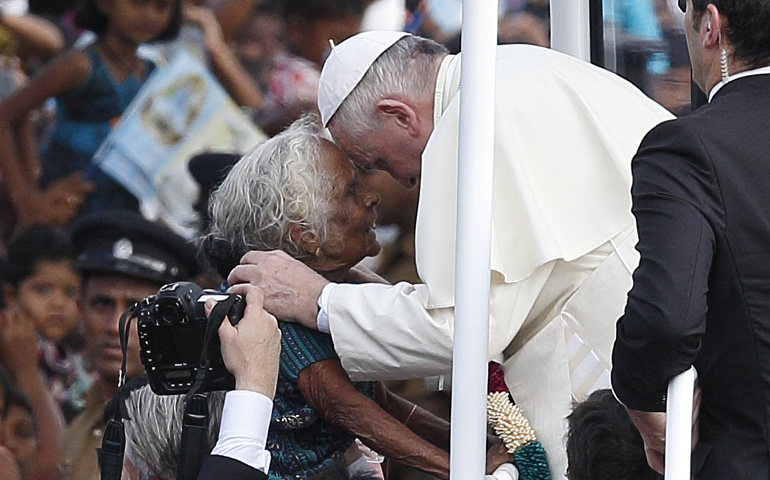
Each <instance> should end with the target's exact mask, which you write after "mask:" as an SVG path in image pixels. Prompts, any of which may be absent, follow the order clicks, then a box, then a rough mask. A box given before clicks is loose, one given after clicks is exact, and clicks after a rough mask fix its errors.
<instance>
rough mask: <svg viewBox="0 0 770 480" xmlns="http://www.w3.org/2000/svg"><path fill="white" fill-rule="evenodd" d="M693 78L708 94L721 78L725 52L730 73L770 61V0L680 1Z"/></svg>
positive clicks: (724, 76)
mask: <svg viewBox="0 0 770 480" xmlns="http://www.w3.org/2000/svg"><path fill="white" fill-rule="evenodd" d="M679 6H680V8H681V9H682V10H684V11H685V21H684V29H685V35H686V36H687V45H688V49H689V51H690V60H691V63H692V69H693V80H695V83H697V84H698V86H699V87H700V88H701V90H703V91H704V92H706V93H709V92H710V91H711V89H712V88H713V87H714V86H715V85H716V84H717V83H718V82H719V80H720V56H721V55H722V52H723V51H724V54H725V57H726V62H722V64H723V65H722V66H721V68H722V70H726V71H725V72H724V73H725V74H726V75H724V74H723V75H722V76H721V77H722V79H724V78H729V76H730V75H734V74H736V73H739V72H742V71H746V70H752V69H755V68H759V67H763V66H766V65H769V64H770V28H768V25H770V2H768V1H767V0H679Z"/></svg>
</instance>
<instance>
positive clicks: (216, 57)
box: [185, 5, 264, 110]
mask: <svg viewBox="0 0 770 480" xmlns="http://www.w3.org/2000/svg"><path fill="white" fill-rule="evenodd" d="M185 18H186V19H187V20H189V21H191V22H194V23H196V24H198V25H199V26H200V27H201V29H202V30H203V36H204V41H205V42H206V49H207V50H208V52H209V55H210V58H211V68H212V70H213V72H214V75H215V76H216V77H217V80H219V82H220V83H221V84H222V86H223V87H224V89H225V90H226V91H227V93H229V94H230V96H231V97H232V98H233V100H235V103H237V104H238V105H240V106H245V107H251V108H253V109H255V110H258V109H259V108H261V107H262V103H263V101H264V97H263V96H262V92H260V91H259V89H258V88H257V85H256V83H254V80H252V78H251V76H249V74H248V72H246V69H244V68H243V65H241V63H240V62H239V61H238V59H237V58H236V57H235V55H234V54H233V52H232V50H230V47H229V45H227V42H226V41H225V38H224V36H223V34H222V28H221V27H220V24H219V23H218V22H217V19H216V18H215V17H214V14H213V13H212V12H211V10H209V9H207V8H203V7H195V6H192V5H188V6H187V7H185Z"/></svg>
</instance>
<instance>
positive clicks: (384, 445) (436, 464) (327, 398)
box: [297, 360, 449, 478]
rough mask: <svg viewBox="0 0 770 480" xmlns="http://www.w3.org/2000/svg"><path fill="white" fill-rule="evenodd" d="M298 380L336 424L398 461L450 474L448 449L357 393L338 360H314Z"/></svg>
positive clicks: (313, 402) (437, 473)
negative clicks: (425, 437) (406, 425)
mask: <svg viewBox="0 0 770 480" xmlns="http://www.w3.org/2000/svg"><path fill="white" fill-rule="evenodd" d="M297 384H298V386H299V389H300V391H301V392H302V394H303V395H304V396H305V398H306V399H307V400H308V403H309V404H310V406H311V407H313V408H314V409H315V410H316V411H317V412H318V413H320V414H321V416H322V417H323V418H324V419H325V420H327V421H328V422H330V423H332V424H333V425H335V426H336V427H338V428H341V429H343V430H346V431H348V432H350V433H351V434H353V435H355V436H356V437H358V438H359V439H361V441H363V442H364V443H365V444H367V445H368V446H369V447H371V448H373V449H375V450H376V451H378V452H379V453H382V454H384V455H386V456H388V457H390V458H392V459H394V460H396V461H398V462H401V463H403V464H405V465H409V466H411V467H414V468H418V469H420V470H422V471H424V472H427V473H430V474H431V475H435V476H437V477H439V478H449V453H447V452H446V451H444V450H442V449H440V448H438V447H436V446H435V445H432V444H431V443H429V442H427V441H425V440H423V439H422V438H420V437H419V436H417V435H416V434H414V433H413V432H412V431H411V430H409V429H408V428H407V427H405V426H404V425H403V424H402V423H400V422H399V421H398V420H397V419H396V418H394V417H392V416H390V415H388V413H387V412H386V411H385V410H383V409H382V408H380V406H379V405H377V403H375V402H374V401H373V400H371V399H369V398H367V397H366V396H364V395H362V394H361V393H359V392H358V390H356V388H355V387H354V386H353V383H352V382H351V381H350V378H349V377H348V376H347V374H346V373H345V371H344V370H343V369H342V365H340V362H339V361H338V360H322V361H320V362H316V363H313V364H312V365H310V366H309V367H307V368H305V369H304V370H302V371H301V372H300V374H299V377H298V381H297ZM410 421H411V420H410Z"/></svg>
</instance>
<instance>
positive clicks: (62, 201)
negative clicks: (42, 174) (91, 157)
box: [16, 171, 94, 227]
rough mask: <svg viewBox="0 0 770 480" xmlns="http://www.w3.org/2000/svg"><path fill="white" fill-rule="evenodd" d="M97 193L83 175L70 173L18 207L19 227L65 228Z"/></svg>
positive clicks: (81, 173)
mask: <svg viewBox="0 0 770 480" xmlns="http://www.w3.org/2000/svg"><path fill="white" fill-rule="evenodd" d="M93 189H94V185H93V184H92V183H91V182H88V181H86V180H84V179H83V172H80V171H78V172H73V173H70V174H69V175H67V176H64V177H62V178H60V179H58V180H56V181H55V182H53V183H52V184H51V185H49V186H48V188H46V189H45V190H42V191H36V192H32V193H31V196H30V198H29V199H28V201H27V202H24V205H21V204H20V205H16V209H17V215H18V217H19V223H20V224H21V225H28V224H31V223H35V222H43V223H48V224H50V225H55V226H58V227H64V226H66V225H67V223H69V221H70V220H72V218H74V217H75V215H77V213H78V212H79V211H80V207H81V206H83V202H85V198H86V196H87V195H88V194H89V193H90V192H91V191H93Z"/></svg>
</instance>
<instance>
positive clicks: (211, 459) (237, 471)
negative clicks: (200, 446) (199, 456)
mask: <svg viewBox="0 0 770 480" xmlns="http://www.w3.org/2000/svg"><path fill="white" fill-rule="evenodd" d="M266 478H267V475H265V474H264V473H262V472H260V471H259V470H257V469H256V468H253V467H250V466H248V465H246V464H245V463H243V462H240V461H238V460H235V459H232V458H230V457H223V456H220V455H209V456H208V457H206V459H205V460H204V461H203V467H202V468H201V472H200V473H199V474H198V480H219V479H232V480H235V479H237V480H252V479H253V480H262V479H266Z"/></svg>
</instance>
